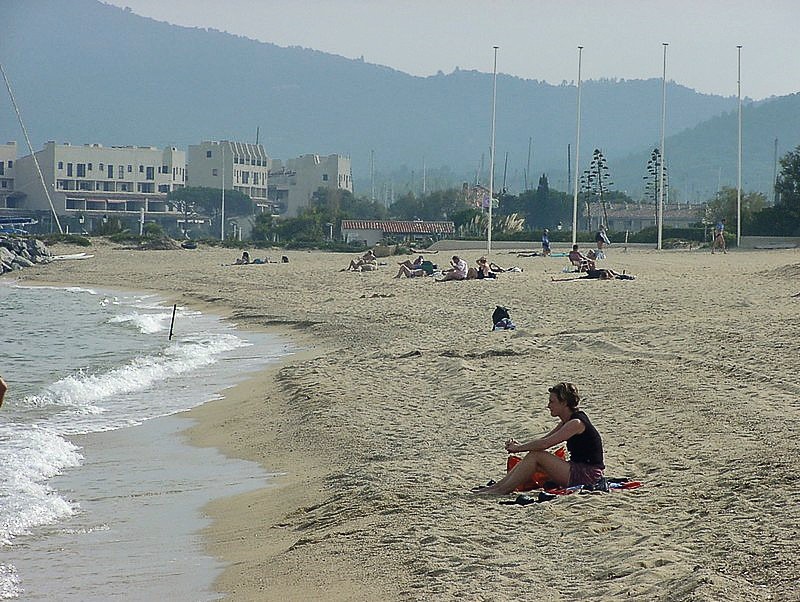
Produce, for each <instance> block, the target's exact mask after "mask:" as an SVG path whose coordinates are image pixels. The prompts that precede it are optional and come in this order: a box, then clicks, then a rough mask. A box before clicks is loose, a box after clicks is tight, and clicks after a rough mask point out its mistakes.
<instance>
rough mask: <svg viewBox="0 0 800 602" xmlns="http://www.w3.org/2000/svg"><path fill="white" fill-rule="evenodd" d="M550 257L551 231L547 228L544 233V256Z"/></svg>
mask: <svg viewBox="0 0 800 602" xmlns="http://www.w3.org/2000/svg"><path fill="white" fill-rule="evenodd" d="M548 255H550V230H548V229H547V228H545V229H544V230H543V231H542V256H544V257H547V256H548Z"/></svg>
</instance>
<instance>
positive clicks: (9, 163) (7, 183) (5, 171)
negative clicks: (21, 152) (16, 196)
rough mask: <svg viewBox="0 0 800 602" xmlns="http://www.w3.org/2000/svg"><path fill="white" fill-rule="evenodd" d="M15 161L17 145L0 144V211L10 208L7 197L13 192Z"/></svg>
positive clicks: (10, 202)
mask: <svg viewBox="0 0 800 602" xmlns="http://www.w3.org/2000/svg"><path fill="white" fill-rule="evenodd" d="M16 160H17V143H16V142H6V143H5V144H0V209H5V208H6V207H12V208H13V205H14V201H13V199H12V200H9V198H8V197H9V195H10V194H11V193H12V192H14V171H15V168H14V162H15V161H16Z"/></svg>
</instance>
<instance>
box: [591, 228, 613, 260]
mask: <svg viewBox="0 0 800 602" xmlns="http://www.w3.org/2000/svg"><path fill="white" fill-rule="evenodd" d="M594 242H595V243H597V259H605V258H606V254H605V251H603V249H604V248H605V246H606V245H610V244H611V241H610V240H609V239H608V235H607V234H606V227H605V226H604V225H603V224H600V230H598V231H597V234H595V235H594Z"/></svg>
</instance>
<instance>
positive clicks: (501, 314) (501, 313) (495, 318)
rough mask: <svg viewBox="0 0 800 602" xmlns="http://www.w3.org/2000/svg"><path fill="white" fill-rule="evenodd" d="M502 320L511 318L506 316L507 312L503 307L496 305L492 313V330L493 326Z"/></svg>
mask: <svg viewBox="0 0 800 602" xmlns="http://www.w3.org/2000/svg"><path fill="white" fill-rule="evenodd" d="M503 318H507V319H509V320H510V319H511V316H509V315H508V310H507V309H506V308H505V307H503V306H502V305H498V306H497V307H496V308H495V310H494V312H492V330H494V326H495V324H497V323H498V322H499V321H500V320H502V319H503Z"/></svg>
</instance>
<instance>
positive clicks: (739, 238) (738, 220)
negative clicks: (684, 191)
mask: <svg viewBox="0 0 800 602" xmlns="http://www.w3.org/2000/svg"><path fill="white" fill-rule="evenodd" d="M736 49H737V52H738V63H739V64H738V79H737V87H738V95H739V157H738V171H737V182H736V246H737V247H739V246H741V244H742V46H741V44H740V45H739V46H737V47H736Z"/></svg>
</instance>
